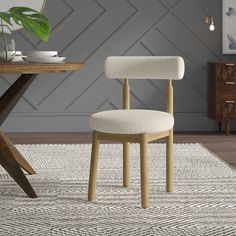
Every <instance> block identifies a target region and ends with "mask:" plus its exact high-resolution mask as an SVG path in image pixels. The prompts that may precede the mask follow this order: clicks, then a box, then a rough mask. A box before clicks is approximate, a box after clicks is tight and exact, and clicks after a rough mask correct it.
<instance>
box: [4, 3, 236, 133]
mask: <svg viewBox="0 0 236 236" xmlns="http://www.w3.org/2000/svg"><path fill="white" fill-rule="evenodd" d="M55 4H56V7H55ZM44 13H45V14H46V15H47V16H48V18H49V20H50V22H51V24H52V28H53V33H52V35H51V37H50V39H49V41H48V42H41V41H39V40H38V39H37V38H35V37H33V36H31V35H30V34H28V33H27V32H25V31H24V30H21V31H18V32H14V37H15V39H16V47H17V49H18V50H22V51H24V50H57V51H59V52H60V54H61V55H64V56H66V57H67V58H68V60H69V61H83V62H85V68H84V69H83V70H81V71H78V72H72V73H59V74H42V75H40V76H39V77H38V79H37V80H35V81H34V82H33V83H32V85H31V87H30V88H29V89H28V90H27V92H26V94H25V95H24V98H23V99H21V100H20V102H19V103H18V104H17V106H16V107H15V109H14V110H13V112H12V113H11V115H10V117H9V118H8V120H7V121H6V122H5V123H4V124H3V129H4V130H6V131H11V132H23V131H25V132H30V131H31V132H38V131H44V132H46V131H48V132H55V131H88V130H89V127H88V117H89V115H90V114H92V113H94V112H96V111H100V110H107V109H116V108H120V107H121V104H122V100H121V99H122V94H121V93H122V81H120V80H107V79H106V78H105V75H104V69H103V65H104V60H105V58H106V57H107V56H109V55H133V56H135V55H179V56H182V57H183V58H184V59H185V62H186V74H185V78H184V80H182V81H175V82H174V87H175V116H176V117H178V119H177V122H176V127H175V128H176V130H199V131H204V130H205V131H207V130H216V129H217V127H216V124H215V122H214V121H212V120H210V119H208V118H207V114H206V112H207V92H206V91H207V88H206V84H207V83H206V63H207V61H217V60H236V57H235V56H234V55H231V56H225V55H222V53H221V33H222V32H221V1H212V0H202V1H196V0H145V1H144V0H119V1H117V0H76V1H75V0H48V1H47V3H46V6H45V10H44ZM205 15H211V16H213V17H214V19H215V24H216V30H215V31H214V32H210V31H209V30H208V28H207V27H206V25H205V24H204V21H203V18H204V16H205ZM15 79H16V76H15V75H2V76H1V77H0V94H2V93H3V92H4V91H5V90H6V89H7V87H8V86H9V85H10V84H11V83H13V82H14V80H15ZM130 85H131V91H132V96H131V99H132V107H133V108H147V109H165V86H166V84H165V82H163V81H156V80H143V81H140V80H138V81H131V83H130ZM196 117H198V120H197V119H196ZM16 118H17V119H16ZM199 120H200V121H199Z"/></svg>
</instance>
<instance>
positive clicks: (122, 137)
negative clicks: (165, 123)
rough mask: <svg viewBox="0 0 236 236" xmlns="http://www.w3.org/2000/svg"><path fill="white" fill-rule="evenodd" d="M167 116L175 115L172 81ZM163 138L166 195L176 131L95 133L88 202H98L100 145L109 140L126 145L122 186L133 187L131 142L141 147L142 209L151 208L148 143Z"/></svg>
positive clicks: (126, 102)
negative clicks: (131, 177) (130, 156)
mask: <svg viewBox="0 0 236 236" xmlns="http://www.w3.org/2000/svg"><path fill="white" fill-rule="evenodd" d="M123 109H130V87H129V82H128V79H125V81H124V86H123ZM166 110H167V112H168V113H171V114H172V115H173V86H172V80H168V86H167V107H166ZM161 138H167V145H166V191H167V192H172V191H173V175H174V173H173V129H170V130H168V131H166V132H162V133H141V134H112V133H102V132H99V131H96V130H94V131H93V141H92V154H91V163H90V176H89V189H88V201H94V200H95V198H96V177H97V167H98V158H99V144H100V141H103V140H110V141H116V142H122V143H123V186H124V187H128V186H129V183H130V161H129V144H130V142H133V143H139V144H140V169H141V170H140V174H141V205H142V208H148V207H149V187H148V147H147V146H148V143H149V142H151V141H155V140H158V139H161Z"/></svg>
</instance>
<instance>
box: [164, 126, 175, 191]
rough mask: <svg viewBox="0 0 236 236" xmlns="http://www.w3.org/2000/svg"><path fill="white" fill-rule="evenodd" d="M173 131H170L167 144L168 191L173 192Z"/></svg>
mask: <svg viewBox="0 0 236 236" xmlns="http://www.w3.org/2000/svg"><path fill="white" fill-rule="evenodd" d="M173 165H174V164H173V130H170V134H169V136H168V137H167V144H166V191H167V192H172V191H173V175H174V170H173Z"/></svg>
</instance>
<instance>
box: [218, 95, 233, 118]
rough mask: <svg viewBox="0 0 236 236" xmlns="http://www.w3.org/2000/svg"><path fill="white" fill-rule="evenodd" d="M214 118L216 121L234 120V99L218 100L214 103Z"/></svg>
mask: <svg viewBox="0 0 236 236" xmlns="http://www.w3.org/2000/svg"><path fill="white" fill-rule="evenodd" d="M216 117H217V119H218V120H232V119H236V98H235V99H231V100H230V99H221V100H220V99H218V101H217V103H216Z"/></svg>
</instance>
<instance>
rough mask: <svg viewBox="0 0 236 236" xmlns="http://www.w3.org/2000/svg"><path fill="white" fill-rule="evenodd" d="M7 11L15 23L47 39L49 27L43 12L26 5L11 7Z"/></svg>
mask: <svg viewBox="0 0 236 236" xmlns="http://www.w3.org/2000/svg"><path fill="white" fill-rule="evenodd" d="M9 13H10V15H11V18H12V19H13V20H14V22H15V23H16V24H18V25H21V26H23V27H24V28H25V29H26V30H28V31H29V32H30V33H32V34H33V35H35V36H37V37H39V38H40V39H42V40H44V41H47V40H48V37H49V35H50V33H51V27H50V25H49V22H48V19H47V18H46V17H45V16H44V15H43V14H41V13H40V12H38V11H35V10H34V9H31V8H28V7H12V8H11V9H10V10H9ZM0 17H1V16H0Z"/></svg>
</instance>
